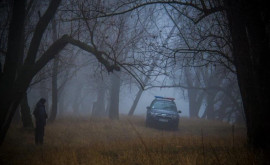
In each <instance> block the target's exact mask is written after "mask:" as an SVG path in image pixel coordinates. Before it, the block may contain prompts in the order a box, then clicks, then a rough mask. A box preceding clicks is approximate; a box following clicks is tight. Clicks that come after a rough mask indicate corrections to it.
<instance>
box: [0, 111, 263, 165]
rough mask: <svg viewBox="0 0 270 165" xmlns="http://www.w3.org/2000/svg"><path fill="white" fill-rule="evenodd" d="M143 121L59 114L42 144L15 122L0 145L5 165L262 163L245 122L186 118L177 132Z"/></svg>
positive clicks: (0, 159)
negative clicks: (249, 140)
mask: <svg viewBox="0 0 270 165" xmlns="http://www.w3.org/2000/svg"><path fill="white" fill-rule="evenodd" d="M144 120H145V119H144V117H143V116H135V117H127V116H121V117H120V120H119V121H111V120H109V119H105V118H101V119H100V118H99V119H98V118H91V117H65V118H60V119H57V120H56V121H55V122H54V123H49V124H47V126H46V128H45V137H44V144H43V146H36V145H35V144H34V130H33V129H23V128H21V126H18V125H15V124H13V125H12V126H11V128H10V129H9V131H8V134H7V136H6V139H5V142H4V143H3V145H2V146H1V147H0V164H1V165H6V164H12V165H13V164H20V165H23V164H27V165H41V164H50V165H53V164H55V165H69V164H74V165H76V164H86V165H91V164H93V165H111V164H113V165H140V164H142V165H145V164H146V165H163V164H166V165H178V164H183V165H195V164H196V165H197V164H198V165H200V164H202V165H206V164H213V165H221V164H222V165H233V164H237V165H241V164H243V165H249V164H250V165H251V164H260V157H261V156H260V154H259V153H256V154H255V153H254V152H252V151H250V150H249V149H248V148H247V146H246V136H245V134H246V130H245V127H244V126H238V125H236V126H234V127H233V126H232V125H230V124H226V123H223V122H217V121H206V120H199V119H196V120H195V119H186V118H181V119H180V122H179V130H177V131H173V130H160V129H154V128H146V127H145V122H144ZM233 130H234V131H233Z"/></svg>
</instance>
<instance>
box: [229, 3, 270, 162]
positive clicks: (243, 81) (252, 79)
mask: <svg viewBox="0 0 270 165" xmlns="http://www.w3.org/2000/svg"><path fill="white" fill-rule="evenodd" d="M225 5H226V8H227V17H228V20H229V26H230V31H231V36H232V44H233V56H234V60H235V65H236V70H237V78H238V84H239V87H240V91H241V95H242V100H243V106H244V110H245V116H246V125H247V136H248V141H249V144H250V145H251V146H252V147H253V148H258V149H263V150H264V151H265V152H266V153H269V151H270V141H269V139H270V135H269V130H270V120H269V116H270V111H269V108H268V107H269V102H270V89H269V84H270V81H269V77H270V72H269V69H268V66H269V64H268V63H269V62H268V61H269V60H268V59H267V58H268V56H269V52H270V50H269V33H268V32H267V30H269V25H268V24H269V23H268V22H269V10H268V9H267V4H266V2H262V1H258V2H257V1H244V0H242V1H234V0H226V1H225ZM268 159H269V158H268Z"/></svg>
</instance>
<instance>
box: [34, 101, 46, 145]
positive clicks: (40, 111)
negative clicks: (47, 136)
mask: <svg viewBox="0 0 270 165" xmlns="http://www.w3.org/2000/svg"><path fill="white" fill-rule="evenodd" d="M45 102H46V100H45V99H44V98H41V99H40V100H39V101H38V102H37V104H36V107H35V110H34V112H33V114H34V116H35V119H36V129H35V143H36V144H43V137H44V128H45V125H46V119H47V118H48V116H47V113H46V111H45Z"/></svg>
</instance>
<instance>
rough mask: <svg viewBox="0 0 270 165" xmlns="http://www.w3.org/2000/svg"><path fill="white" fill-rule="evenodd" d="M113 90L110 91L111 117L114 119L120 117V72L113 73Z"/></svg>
mask: <svg viewBox="0 0 270 165" xmlns="http://www.w3.org/2000/svg"><path fill="white" fill-rule="evenodd" d="M111 81H112V82H111V91H110V100H111V101H110V109H109V118H110V119H113V120H115V119H116V120H118V119H119V93H120V78H119V72H118V74H116V73H112V74H111Z"/></svg>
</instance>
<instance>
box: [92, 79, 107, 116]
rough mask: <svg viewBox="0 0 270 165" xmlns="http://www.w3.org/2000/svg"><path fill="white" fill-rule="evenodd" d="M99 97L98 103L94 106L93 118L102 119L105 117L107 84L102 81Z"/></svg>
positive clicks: (99, 86) (99, 85)
mask: <svg viewBox="0 0 270 165" xmlns="http://www.w3.org/2000/svg"><path fill="white" fill-rule="evenodd" d="M97 92H98V97H97V101H96V102H95V103H94V105H93V109H92V116H95V117H101V116H105V115H106V112H105V84H104V82H103V81H102V80H101V81H99V83H98V91H97Z"/></svg>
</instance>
